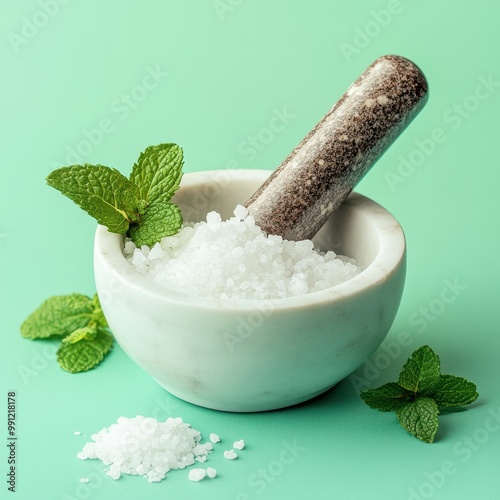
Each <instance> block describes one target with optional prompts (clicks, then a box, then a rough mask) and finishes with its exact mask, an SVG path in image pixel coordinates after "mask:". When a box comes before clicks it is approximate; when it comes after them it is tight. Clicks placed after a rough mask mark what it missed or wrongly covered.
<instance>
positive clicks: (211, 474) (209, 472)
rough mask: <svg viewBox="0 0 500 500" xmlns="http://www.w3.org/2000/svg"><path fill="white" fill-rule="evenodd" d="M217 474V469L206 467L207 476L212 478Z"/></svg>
mask: <svg viewBox="0 0 500 500" xmlns="http://www.w3.org/2000/svg"><path fill="white" fill-rule="evenodd" d="M216 475H217V471H216V470H215V469H214V468H212V467H207V476H208V477H209V478H210V479H213V478H214V477H215V476H216Z"/></svg>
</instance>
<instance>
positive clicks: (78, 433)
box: [73, 431, 81, 436]
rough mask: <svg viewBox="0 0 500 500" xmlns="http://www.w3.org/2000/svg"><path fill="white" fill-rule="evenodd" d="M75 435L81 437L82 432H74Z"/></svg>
mask: <svg viewBox="0 0 500 500" xmlns="http://www.w3.org/2000/svg"><path fill="white" fill-rule="evenodd" d="M73 434H74V435H75V436H79V435H80V434H81V432H80V431H75V432H73Z"/></svg>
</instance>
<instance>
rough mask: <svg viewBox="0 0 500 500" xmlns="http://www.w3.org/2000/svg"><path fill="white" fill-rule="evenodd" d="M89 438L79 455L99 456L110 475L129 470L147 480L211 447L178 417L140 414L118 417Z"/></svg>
mask: <svg viewBox="0 0 500 500" xmlns="http://www.w3.org/2000/svg"><path fill="white" fill-rule="evenodd" d="M92 439H93V442H90V443H86V444H85V445H84V447H83V449H82V451H81V452H80V453H78V455H77V457H78V458H80V459H81V460H85V459H88V458H92V459H93V458H98V459H100V460H102V462H104V464H106V465H107V466H108V469H107V472H106V473H107V475H108V476H110V477H111V478H113V479H119V478H120V476H121V474H131V475H141V476H144V477H146V478H147V479H148V481H150V482H157V481H161V480H162V479H163V478H164V477H165V475H166V474H167V473H168V471H170V470H172V469H184V468H185V467H188V466H190V465H193V464H194V463H195V461H196V460H199V461H201V460H205V459H206V456H207V455H208V453H209V452H210V450H211V448H212V443H205V444H202V443H200V441H201V434H200V432H199V431H197V430H196V429H192V428H191V426H190V425H189V424H186V423H184V422H183V421H182V419H181V418H179V417H178V418H168V419H167V420H166V421H165V422H159V421H157V420H156V419H154V418H145V417H143V416H137V417H135V418H126V417H120V418H119V419H118V421H117V423H116V424H112V425H111V426H110V427H107V428H104V429H102V430H101V431H99V432H98V433H97V434H93V435H92ZM200 459H201V460H200ZM201 470H204V469H201ZM190 479H191V477H190ZM194 480H196V479H194Z"/></svg>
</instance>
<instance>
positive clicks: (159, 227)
mask: <svg viewBox="0 0 500 500" xmlns="http://www.w3.org/2000/svg"><path fill="white" fill-rule="evenodd" d="M181 227H182V214H181V211H180V209H179V207H178V206H177V205H176V204H175V203H171V202H168V201H164V200H163V199H162V198H158V199H157V200H155V201H154V202H153V203H152V204H151V205H150V206H149V207H148V209H147V211H146V212H145V213H144V215H143V216H142V221H141V223H140V224H139V225H134V226H131V227H130V230H129V233H128V234H129V236H130V237H131V238H132V240H133V241H134V243H135V244H136V245H137V246H138V247H141V246H142V245H148V246H153V245H154V244H155V243H157V242H158V241H160V240H161V239H162V238H163V237H164V236H171V235H173V234H176V233H178V232H179V230H180V228H181Z"/></svg>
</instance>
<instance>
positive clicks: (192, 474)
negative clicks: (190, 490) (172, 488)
mask: <svg viewBox="0 0 500 500" xmlns="http://www.w3.org/2000/svg"><path fill="white" fill-rule="evenodd" d="M206 475H207V471H206V470H205V469H190V471H189V473H188V477H189V479H190V480H191V481H201V480H202V479H204V478H205V476H206Z"/></svg>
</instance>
